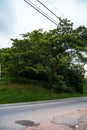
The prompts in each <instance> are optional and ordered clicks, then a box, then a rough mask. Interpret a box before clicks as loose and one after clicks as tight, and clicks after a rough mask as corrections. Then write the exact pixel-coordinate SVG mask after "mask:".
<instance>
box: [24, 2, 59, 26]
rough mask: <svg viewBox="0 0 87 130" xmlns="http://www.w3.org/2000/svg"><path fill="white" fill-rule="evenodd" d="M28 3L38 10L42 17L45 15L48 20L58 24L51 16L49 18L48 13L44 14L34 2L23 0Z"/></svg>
mask: <svg viewBox="0 0 87 130" xmlns="http://www.w3.org/2000/svg"><path fill="white" fill-rule="evenodd" d="M24 1H25V2H26V3H27V4H28V5H30V6H31V7H33V8H34V9H35V10H36V11H38V12H39V13H40V14H42V15H43V16H44V17H46V18H47V19H48V20H50V21H51V22H52V23H54V24H55V25H58V22H56V21H55V20H54V19H53V18H51V17H50V16H49V15H48V14H46V13H45V12H44V11H43V10H41V9H40V8H38V7H37V6H36V5H35V4H34V3H32V2H31V1H30V0H24Z"/></svg>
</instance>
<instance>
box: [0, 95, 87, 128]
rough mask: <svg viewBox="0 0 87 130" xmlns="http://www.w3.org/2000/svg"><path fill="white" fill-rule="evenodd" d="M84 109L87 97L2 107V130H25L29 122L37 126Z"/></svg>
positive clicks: (0, 109)
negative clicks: (67, 113) (57, 116)
mask: <svg viewBox="0 0 87 130" xmlns="http://www.w3.org/2000/svg"><path fill="white" fill-rule="evenodd" d="M83 109H87V97H81V98H69V99H62V100H53V101H44V102H36V103H19V104H6V105H0V130H25V129H26V126H27V122H28V123H29V121H33V122H34V123H36V124H37V123H39V122H42V121H46V120H48V119H50V118H52V117H53V116H55V115H57V114H60V113H66V112H71V111H74V110H83ZM18 122H19V123H18ZM31 123H32V122H31Z"/></svg>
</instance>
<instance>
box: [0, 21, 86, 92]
mask: <svg viewBox="0 0 87 130" xmlns="http://www.w3.org/2000/svg"><path fill="white" fill-rule="evenodd" d="M22 37H23V39H21V40H19V39H11V40H12V47H11V48H5V49H1V50H0V61H1V63H2V76H10V77H17V78H19V77H21V78H27V79H32V80H38V81H45V82H48V86H47V87H49V89H54V91H56V92H78V93H82V92H83V90H84V88H83V82H84V73H83V72H84V65H85V64H86V62H87V57H86V54H87V38H86V37H87V28H86V27H84V26H82V27H78V28H77V29H73V24H72V23H71V22H70V21H69V20H67V19H60V22H59V24H58V26H57V28H56V29H54V30H50V31H48V32H43V30H41V29H39V30H34V31H32V32H31V33H27V34H22ZM76 66H78V67H76Z"/></svg>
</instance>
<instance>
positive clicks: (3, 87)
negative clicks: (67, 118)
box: [0, 82, 86, 104]
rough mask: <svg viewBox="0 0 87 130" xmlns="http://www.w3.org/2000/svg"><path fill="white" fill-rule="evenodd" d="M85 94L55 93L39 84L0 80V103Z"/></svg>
mask: <svg viewBox="0 0 87 130" xmlns="http://www.w3.org/2000/svg"><path fill="white" fill-rule="evenodd" d="M85 95H86V94H55V93H54V92H52V91H50V90H48V89H46V88H44V87H42V86H40V85H30V84H29V83H28V84H21V83H12V82H11V83H8V82H6V83H5V82H3V83H1V82H0V104H3V103H18V102H32V101H42V100H52V99H60V98H67V97H77V96H85Z"/></svg>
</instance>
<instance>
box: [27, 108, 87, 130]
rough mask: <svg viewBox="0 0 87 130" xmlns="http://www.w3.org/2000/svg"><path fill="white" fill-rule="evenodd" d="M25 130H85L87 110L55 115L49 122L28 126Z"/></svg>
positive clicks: (86, 129) (86, 127)
mask: <svg viewBox="0 0 87 130" xmlns="http://www.w3.org/2000/svg"><path fill="white" fill-rule="evenodd" d="M26 130H87V110H78V111H74V112H70V113H64V114H57V115H56V116H54V117H53V118H52V119H51V120H49V121H46V122H40V124H37V125H33V126H29V125H28V126H27V127H26Z"/></svg>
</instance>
